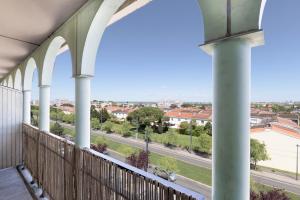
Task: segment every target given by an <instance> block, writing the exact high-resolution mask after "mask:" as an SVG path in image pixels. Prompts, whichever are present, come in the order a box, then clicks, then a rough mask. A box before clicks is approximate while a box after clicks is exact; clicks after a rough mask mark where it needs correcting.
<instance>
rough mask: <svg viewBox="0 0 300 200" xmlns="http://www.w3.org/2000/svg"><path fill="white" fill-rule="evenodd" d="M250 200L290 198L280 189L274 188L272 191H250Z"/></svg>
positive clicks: (283, 199) (285, 199)
mask: <svg viewBox="0 0 300 200" xmlns="http://www.w3.org/2000/svg"><path fill="white" fill-rule="evenodd" d="M250 200H290V198H289V197H288V196H287V195H286V194H285V193H284V191H283V190H280V189H272V190H270V191H267V192H264V191H260V192H258V193H257V192H255V191H253V190H251V191H250Z"/></svg>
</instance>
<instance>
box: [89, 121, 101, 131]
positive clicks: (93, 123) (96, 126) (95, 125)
mask: <svg viewBox="0 0 300 200" xmlns="http://www.w3.org/2000/svg"><path fill="white" fill-rule="evenodd" d="M91 127H92V129H96V130H99V129H100V122H99V120H98V119H97V118H92V120H91Z"/></svg>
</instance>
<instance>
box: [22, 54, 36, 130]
mask: <svg viewBox="0 0 300 200" xmlns="http://www.w3.org/2000/svg"><path fill="white" fill-rule="evenodd" d="M38 80H39V78H38V68H37V65H36V62H35V60H34V58H29V60H28V61H27V63H26V66H25V68H24V74H23V122H24V123H27V124H32V125H34V126H38V117H39V115H38V113H39V112H38V101H39V95H38V94H39V93H38V87H37V86H38Z"/></svg>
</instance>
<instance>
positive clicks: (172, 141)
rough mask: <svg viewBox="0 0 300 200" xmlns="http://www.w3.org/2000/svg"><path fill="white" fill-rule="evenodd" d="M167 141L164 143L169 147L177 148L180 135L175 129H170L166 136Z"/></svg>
mask: <svg viewBox="0 0 300 200" xmlns="http://www.w3.org/2000/svg"><path fill="white" fill-rule="evenodd" d="M166 135H167V136H166V141H164V143H165V144H166V145H168V146H176V145H177V142H178V135H177V133H176V131H175V130H174V129H170V130H169V131H168V132H167V134H166Z"/></svg>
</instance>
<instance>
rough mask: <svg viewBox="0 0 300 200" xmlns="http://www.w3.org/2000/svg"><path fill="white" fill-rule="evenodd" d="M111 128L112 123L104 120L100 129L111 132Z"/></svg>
mask: <svg viewBox="0 0 300 200" xmlns="http://www.w3.org/2000/svg"><path fill="white" fill-rule="evenodd" d="M112 128H113V123H112V122H111V121H106V122H105V123H104V124H103V126H102V129H103V130H104V131H106V132H107V133H111V132H112Z"/></svg>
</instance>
